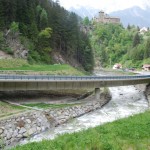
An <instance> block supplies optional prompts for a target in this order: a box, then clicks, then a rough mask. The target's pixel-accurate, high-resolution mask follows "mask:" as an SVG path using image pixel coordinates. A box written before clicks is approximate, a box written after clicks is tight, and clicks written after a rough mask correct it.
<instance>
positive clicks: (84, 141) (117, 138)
mask: <svg viewBox="0 0 150 150" xmlns="http://www.w3.org/2000/svg"><path fill="white" fill-rule="evenodd" d="M149 126H150V112H149V111H147V112H145V113H142V114H139V115H135V116H132V117H129V118H125V119H121V120H118V121H115V122H113V123H107V124H105V125H102V126H98V127H96V128H93V129H92V128H91V129H88V130H85V131H81V132H79V133H73V134H65V135H61V136H59V137H57V138H56V139H54V140H43V141H42V142H39V143H36V142H34V143H29V144H26V145H23V146H17V147H16V148H13V149H12V150H26V149H28V150H32V149H45V150H46V149H47V150H48V149H51V150H66V149H69V150H85V149H86V150H112V149H113V150H121V149H122V150H127V149H130V150H148V149H149V148H150V128H149Z"/></svg>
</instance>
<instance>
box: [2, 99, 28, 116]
mask: <svg viewBox="0 0 150 150" xmlns="http://www.w3.org/2000/svg"><path fill="white" fill-rule="evenodd" d="M24 110H25V108H24V107H21V106H15V105H11V104H8V103H5V102H2V101H0V118H2V117H5V116H9V115H12V114H16V113H19V112H22V111H24Z"/></svg>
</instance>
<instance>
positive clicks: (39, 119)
mask: <svg viewBox="0 0 150 150" xmlns="http://www.w3.org/2000/svg"><path fill="white" fill-rule="evenodd" d="M110 99H111V96H110V95H109V94H102V98H101V100H100V101H92V99H91V102H88V103H86V102H85V103H84V104H80V105H79V104H78V105H74V106H71V107H66V108H61V109H48V110H45V111H32V112H27V113H24V114H20V115H17V116H13V117H8V118H6V119H3V120H0V146H1V147H2V146H10V145H14V144H17V143H18V142H19V141H20V140H21V139H23V138H27V137H30V136H33V135H35V134H38V133H41V132H43V131H45V130H47V129H50V128H52V127H55V126H58V125H60V124H62V123H64V122H66V121H67V120H69V119H71V118H75V117H79V116H81V115H83V114H85V113H87V112H90V111H93V110H95V109H99V108H101V107H102V106H103V105H104V104H106V103H107V102H108V101H109V100H110Z"/></svg>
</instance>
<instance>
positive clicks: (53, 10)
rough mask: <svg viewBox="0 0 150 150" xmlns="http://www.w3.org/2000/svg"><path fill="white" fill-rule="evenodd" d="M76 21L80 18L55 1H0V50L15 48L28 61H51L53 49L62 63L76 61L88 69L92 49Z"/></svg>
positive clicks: (90, 65) (7, 50)
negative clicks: (63, 60) (62, 60)
mask: <svg viewBox="0 0 150 150" xmlns="http://www.w3.org/2000/svg"><path fill="white" fill-rule="evenodd" d="M80 21H81V19H80V17H78V16H77V15H76V14H75V13H71V12H68V11H67V10H65V9H64V8H62V7H61V6H60V5H59V3H58V1H56V2H53V1H52V0H44V1H43V0H32V1H29V0H22V1H20V0H13V1H6V0H1V1H0V50H3V51H6V52H8V53H11V54H12V55H15V54H16V53H14V52H15V51H16V52H17V53H21V54H20V55H22V53H23V55H24V56H25V55H26V54H28V56H27V59H28V61H29V62H30V63H46V64H53V63H55V62H54V59H53V53H55V52H57V53H59V54H61V55H62V56H63V57H64V58H65V59H66V62H70V61H71V60H76V62H77V63H80V64H81V65H82V66H83V68H84V69H85V70H87V71H91V70H92V69H93V64H94V62H93V54H92V49H91V45H90V42H89V39H88V36H87V35H86V34H85V33H84V32H83V31H82V30H80V26H79V24H80ZM7 33H9V34H10V36H9V39H8V38H7V37H8V34H7ZM16 39H18V40H17V41H16ZM12 41H15V42H12ZM18 41H19V43H18ZM20 44H22V46H18V45H20ZM14 49H15V50H14ZM20 55H19V56H20Z"/></svg>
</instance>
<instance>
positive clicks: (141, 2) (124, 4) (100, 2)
mask: <svg viewBox="0 0 150 150" xmlns="http://www.w3.org/2000/svg"><path fill="white" fill-rule="evenodd" d="M59 1H60V4H61V5H62V6H63V7H65V8H66V9H69V8H70V7H79V6H85V7H87V8H88V7H93V8H96V9H99V10H101V9H102V10H104V11H106V12H107V13H109V12H112V11H116V10H122V9H126V8H130V7H132V6H140V7H141V8H145V7H146V6H147V5H150V0H59Z"/></svg>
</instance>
